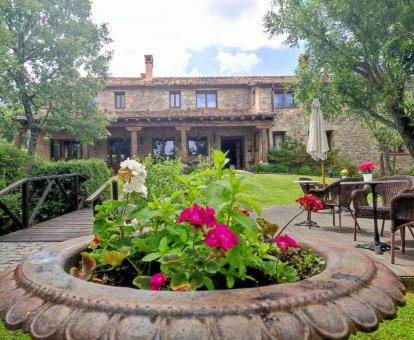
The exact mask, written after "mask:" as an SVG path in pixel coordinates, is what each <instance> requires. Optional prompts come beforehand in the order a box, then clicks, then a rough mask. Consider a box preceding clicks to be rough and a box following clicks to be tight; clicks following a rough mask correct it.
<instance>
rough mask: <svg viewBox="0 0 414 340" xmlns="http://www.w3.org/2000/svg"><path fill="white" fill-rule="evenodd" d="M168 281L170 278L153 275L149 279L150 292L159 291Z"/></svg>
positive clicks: (162, 275)
mask: <svg viewBox="0 0 414 340" xmlns="http://www.w3.org/2000/svg"><path fill="white" fill-rule="evenodd" d="M169 281H170V278H169V277H167V276H165V275H164V274H163V273H157V274H154V275H153V276H151V278H150V282H149V283H150V288H151V290H160V289H161V287H162V285H163V284H164V283H166V282H169Z"/></svg>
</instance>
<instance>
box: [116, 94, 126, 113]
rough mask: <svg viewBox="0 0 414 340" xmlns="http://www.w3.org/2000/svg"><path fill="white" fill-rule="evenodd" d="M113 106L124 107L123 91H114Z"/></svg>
mask: <svg viewBox="0 0 414 340" xmlns="http://www.w3.org/2000/svg"><path fill="white" fill-rule="evenodd" d="M115 108H116V109H125V92H115Z"/></svg>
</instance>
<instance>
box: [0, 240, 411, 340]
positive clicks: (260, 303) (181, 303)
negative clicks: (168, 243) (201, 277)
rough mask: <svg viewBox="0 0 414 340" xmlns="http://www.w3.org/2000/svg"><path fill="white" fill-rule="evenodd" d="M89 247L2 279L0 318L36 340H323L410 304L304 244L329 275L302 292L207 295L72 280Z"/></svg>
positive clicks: (369, 273)
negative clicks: (72, 268)
mask: <svg viewBox="0 0 414 340" xmlns="http://www.w3.org/2000/svg"><path fill="white" fill-rule="evenodd" d="M89 241H90V237H83V238H78V239H73V240H70V241H66V242H63V243H60V244H58V245H55V246H50V247H49V248H47V249H46V250H43V251H41V252H39V253H37V254H34V255H32V256H30V257H28V258H27V259H26V260H25V261H24V262H22V263H21V264H19V265H18V266H17V267H16V268H13V269H10V270H8V271H5V272H2V273H1V274H0V316H1V318H2V319H3V320H5V322H6V324H7V326H8V327H9V328H13V329H14V328H23V329H25V330H27V331H29V332H30V335H31V336H32V337H33V338H35V339H45V338H47V339H95V338H98V337H99V338H100V339H249V340H250V339H318V338H334V339H341V338H346V337H348V336H349V334H351V333H353V332H355V331H357V330H361V331H371V330H374V329H375V328H376V327H377V326H378V323H379V322H380V321H381V320H382V319H383V318H392V317H394V316H395V313H396V305H397V304H400V305H401V304H404V297H403V295H402V291H403V290H404V286H403V285H402V284H401V283H400V282H399V280H398V279H397V277H396V276H395V275H394V274H393V273H392V272H391V271H390V270H389V269H387V268H386V267H385V266H383V265H381V264H379V263H376V262H373V261H372V260H371V259H369V258H368V257H367V256H365V255H364V254H362V253H361V252H359V251H357V250H355V249H352V248H349V247H348V248H346V247H344V246H343V245H341V244H339V243H334V242H331V241H329V242H328V241H323V240H320V239H319V238H312V237H309V236H304V235H303V236H302V237H300V238H299V241H300V244H301V246H302V247H307V248H312V249H314V250H316V251H318V252H319V253H320V254H322V255H323V256H324V257H325V258H326V260H327V266H326V269H325V270H324V271H323V272H321V273H320V274H318V275H315V276H313V277H312V278H310V279H306V280H303V281H300V282H296V283H289V284H281V285H272V286H265V287H260V288H246V289H233V290H221V291H220V290H217V291H210V292H208V291H201V292H169V291H168V292H167V291H160V292H152V291H145V290H138V289H132V288H122V287H110V286H104V285H99V284H96V283H91V282H86V281H82V280H79V279H77V278H74V277H72V276H70V275H69V274H68V273H67V272H66V270H67V269H68V268H69V267H70V266H71V265H72V263H73V261H74V259H75V257H76V256H77V255H78V254H79V252H80V251H82V250H83V249H84V248H86V245H87V244H88V242H89Z"/></svg>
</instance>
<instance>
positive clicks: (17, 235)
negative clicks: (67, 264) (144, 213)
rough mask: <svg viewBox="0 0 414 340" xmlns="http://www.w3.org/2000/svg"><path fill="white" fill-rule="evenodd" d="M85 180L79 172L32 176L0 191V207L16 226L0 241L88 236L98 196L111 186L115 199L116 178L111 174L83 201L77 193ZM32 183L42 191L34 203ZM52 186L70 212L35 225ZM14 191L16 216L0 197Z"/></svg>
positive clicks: (47, 240)
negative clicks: (17, 206)
mask: <svg viewBox="0 0 414 340" xmlns="http://www.w3.org/2000/svg"><path fill="white" fill-rule="evenodd" d="M86 179H87V178H86V177H85V176H82V175H80V174H63V175H56V176H42V177H32V178H25V179H22V180H19V181H17V182H15V183H13V184H11V185H10V186H8V187H6V188H4V189H2V190H0V209H1V210H3V211H4V212H5V213H6V214H7V215H8V216H9V217H10V218H11V220H12V221H13V222H14V223H13V225H14V229H18V230H16V231H13V232H11V233H9V234H6V235H2V236H0V242H60V241H65V240H69V239H71V238H75V237H80V236H85V235H90V234H91V230H92V225H93V222H92V218H93V211H94V209H95V206H96V205H97V204H99V203H100V202H101V195H102V193H104V192H105V191H106V190H107V189H108V188H110V189H111V192H112V198H114V199H118V183H117V180H116V177H112V178H111V179H110V180H108V181H107V182H106V183H104V184H103V185H102V186H101V187H100V188H98V189H97V190H96V191H95V192H94V193H93V194H92V195H90V196H89V197H88V198H87V199H86V200H85V201H83V200H82V199H81V197H80V194H79V192H80V185H81V183H82V182H83V181H85V180H86ZM35 185H36V186H37V187H39V185H40V187H42V190H41V193H40V197H38V199H37V201H36V203H35V204H33V203H32V204H31V202H33V197H32V194H33V193H34V191H36V190H34V186H35ZM54 187H57V188H58V191H59V192H60V193H61V196H62V199H63V200H64V201H65V202H66V203H67V204H69V206H70V207H71V208H72V210H73V211H71V212H69V213H66V214H64V215H62V216H59V217H56V218H53V219H50V220H48V221H44V222H41V223H37V224H35V221H36V217H37V216H38V214H39V211H40V209H41V207H42V205H43V204H44V202H45V201H46V200H47V198H48V196H49V194H50V192H51V190H52V189H53V188H54ZM18 190H20V191H21V216H18V215H16V214H15V213H14V212H13V211H12V210H11V209H10V208H9V207H8V206H7V205H6V204H5V203H4V202H3V201H2V200H1V199H2V198H3V196H5V195H6V194H9V193H12V192H15V191H18ZM37 193H39V190H37ZM33 205H34V206H33ZM89 206H90V207H89Z"/></svg>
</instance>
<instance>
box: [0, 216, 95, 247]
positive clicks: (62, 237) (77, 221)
mask: <svg viewBox="0 0 414 340" xmlns="http://www.w3.org/2000/svg"><path fill="white" fill-rule="evenodd" d="M91 229H92V209H90V208H84V209H81V210H77V211H73V212H70V213H68V214H65V215H62V216H59V217H56V218H54V219H51V220H49V221H45V222H42V223H39V224H36V225H34V226H31V227H30V228H27V229H21V230H18V231H15V232H13V233H10V234H7V235H3V236H0V242H60V241H66V240H69V239H71V238H75V237H80V236H85V235H89V234H90V233H91Z"/></svg>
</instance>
